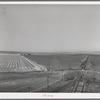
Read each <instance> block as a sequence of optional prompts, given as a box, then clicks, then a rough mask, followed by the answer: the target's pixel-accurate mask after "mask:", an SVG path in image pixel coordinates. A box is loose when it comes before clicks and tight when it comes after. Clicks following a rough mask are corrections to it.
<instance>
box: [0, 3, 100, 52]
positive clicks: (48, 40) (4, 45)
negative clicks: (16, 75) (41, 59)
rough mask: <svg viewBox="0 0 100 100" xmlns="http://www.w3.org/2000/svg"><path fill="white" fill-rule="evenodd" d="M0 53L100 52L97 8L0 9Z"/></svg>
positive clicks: (63, 6) (42, 7)
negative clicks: (1, 51) (3, 51)
mask: <svg viewBox="0 0 100 100" xmlns="http://www.w3.org/2000/svg"><path fill="white" fill-rule="evenodd" d="M0 50H5V51H28V52H74V51H100V6H99V5H39V4H38V5H0Z"/></svg>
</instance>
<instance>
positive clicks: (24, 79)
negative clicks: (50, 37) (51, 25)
mask: <svg viewBox="0 0 100 100" xmlns="http://www.w3.org/2000/svg"><path fill="white" fill-rule="evenodd" d="M86 56H87V58H86ZM88 57H89V58H88ZM99 66H100V55H95V54H88V55H87V54H50V55H49V54H48V55H45V54H43V55H39V54H32V55H26V54H23V55H22V54H19V53H17V54H0V92H68V93H69V92H100V71H99V70H100V67H99Z"/></svg>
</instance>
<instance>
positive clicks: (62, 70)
mask: <svg viewBox="0 0 100 100" xmlns="http://www.w3.org/2000/svg"><path fill="white" fill-rule="evenodd" d="M60 71H61V72H62V81H64V71H65V69H60Z"/></svg>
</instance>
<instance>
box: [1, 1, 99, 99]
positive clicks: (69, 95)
mask: <svg viewBox="0 0 100 100" xmlns="http://www.w3.org/2000/svg"><path fill="white" fill-rule="evenodd" d="M3 4H4V5H9V4H12V5H14V4H21V5H22V4H23V5H24V4H29V5H30V4H43V5H44V4H45V5H47V4H49V5H59V4H60V5H100V1H29V2H28V1H14V2H12V1H10V2H9V1H8V2H6V1H4V2H3V1H0V5H3ZM0 99H100V94H99V93H0Z"/></svg>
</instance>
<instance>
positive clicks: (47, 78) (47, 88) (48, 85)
mask: <svg viewBox="0 0 100 100" xmlns="http://www.w3.org/2000/svg"><path fill="white" fill-rule="evenodd" d="M49 78H50V76H49V75H47V92H49Z"/></svg>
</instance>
